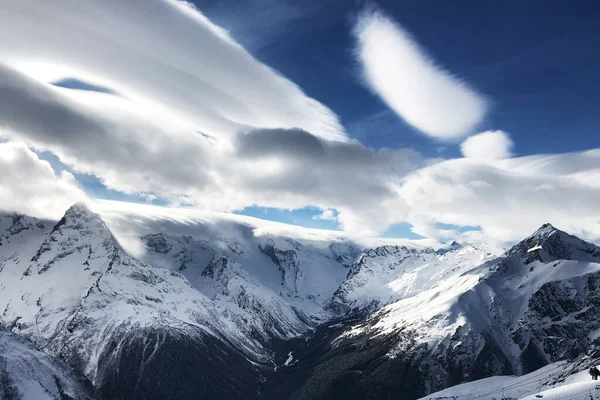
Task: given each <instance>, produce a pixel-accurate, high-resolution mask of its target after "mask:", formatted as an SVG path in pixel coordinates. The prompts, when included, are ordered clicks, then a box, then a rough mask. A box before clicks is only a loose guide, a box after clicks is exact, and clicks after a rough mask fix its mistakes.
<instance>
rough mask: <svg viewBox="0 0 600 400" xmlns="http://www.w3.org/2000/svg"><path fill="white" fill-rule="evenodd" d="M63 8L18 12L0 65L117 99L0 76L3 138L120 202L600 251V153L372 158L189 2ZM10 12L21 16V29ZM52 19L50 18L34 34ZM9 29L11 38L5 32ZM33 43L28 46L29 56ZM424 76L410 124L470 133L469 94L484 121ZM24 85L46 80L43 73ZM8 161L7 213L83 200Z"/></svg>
mask: <svg viewBox="0 0 600 400" xmlns="http://www.w3.org/2000/svg"><path fill="white" fill-rule="evenodd" d="M58 1H59V4H61V5H68V6H69V7H64V8H63V9H60V8H59V7H57V6H56V5H55V4H53V5H52V7H51V6H49V5H46V3H45V2H41V3H40V2H35V5H32V4H33V3H32V2H30V1H29V0H23V1H19V2H16V1H15V2H13V1H10V2H9V3H7V7H3V8H2V9H1V10H0V22H2V23H0V34H2V33H3V32H4V35H3V38H4V39H6V40H2V41H0V54H2V55H3V56H0V58H1V57H9V56H11V55H13V54H14V59H13V57H12V56H11V58H10V60H8V61H9V62H10V63H11V64H12V65H16V66H19V65H25V64H22V62H29V63H30V64H27V65H33V66H35V65H38V64H37V63H42V64H43V62H45V61H48V60H50V61H52V62H54V61H56V62H57V63H58V64H57V65H59V67H58V69H52V70H51V71H60V70H61V69H60V68H67V70H69V73H70V74H75V73H82V74H84V75H85V74H86V73H89V74H90V75H89V76H90V77H92V78H94V77H95V78H97V80H94V79H90V81H92V82H94V83H98V84H102V85H104V86H107V87H110V88H111V89H113V90H115V91H116V92H118V93H119V94H122V96H114V95H110V94H102V93H92V92H82V91H75V90H69V89H61V88H56V87H53V86H51V85H48V84H46V83H42V82H39V81H37V80H33V79H28V78H27V77H25V76H24V75H23V74H21V73H19V72H18V71H16V70H14V69H11V68H7V67H6V66H4V65H2V64H0V125H1V128H2V129H0V138H6V139H10V140H13V141H22V142H24V143H26V145H28V146H30V147H32V148H35V149H39V150H46V151H51V152H52V153H54V154H56V155H57V156H58V157H59V158H60V160H61V161H62V162H63V163H65V164H66V165H68V166H69V167H70V168H71V169H72V170H73V171H76V172H83V173H89V174H93V175H95V176H97V177H98V178H99V179H100V180H101V181H102V182H103V183H105V184H106V185H107V186H108V187H109V188H111V189H114V190H118V191H122V192H125V193H144V194H146V195H148V196H159V197H161V198H166V199H168V200H170V201H171V202H172V203H174V204H180V203H185V204H189V205H192V206H194V207H198V208H203V209H211V210H222V211H231V210H236V209H241V208H244V207H246V206H251V205H259V206H265V207H278V208H285V209H295V208H303V207H305V206H315V207H319V208H321V209H322V210H324V213H323V215H322V216H323V217H327V218H328V217H332V216H333V212H331V214H330V213H329V211H331V210H330V209H335V210H336V212H337V214H336V215H335V216H336V217H337V220H338V221H339V223H340V226H341V227H342V228H343V229H344V230H346V231H347V232H348V233H352V234H355V235H356V234H365V235H376V234H378V233H380V232H383V231H384V230H385V229H386V228H387V227H388V226H389V225H391V224H394V223H398V222H403V221H405V222H410V223H412V224H413V226H414V231H415V232H416V233H420V234H423V235H426V236H429V237H431V238H434V239H439V238H447V237H450V236H451V235H453V233H452V231H451V230H448V229H439V228H438V227H437V226H436V224H437V223H438V222H441V223H446V224H453V225H459V226H465V225H474V226H480V227H481V228H482V231H481V232H469V233H465V234H460V233H456V232H455V233H454V234H455V235H456V236H457V238H463V239H465V240H467V241H478V240H483V239H489V238H493V239H494V240H498V241H510V240H518V239H520V238H522V237H523V236H525V235H527V234H529V233H531V232H532V231H533V230H534V229H536V228H537V227H538V226H539V225H541V224H542V223H544V222H551V223H553V224H555V225H556V226H558V227H560V228H563V229H565V230H568V231H571V232H573V233H575V234H579V235H581V236H583V237H585V238H600V220H599V219H598V218H597V217H595V216H597V215H600V203H598V202H597V201H595V199H597V198H599V197H600V184H598V182H599V179H598V177H599V176H600V167H599V165H600V150H594V151H589V152H583V153H572V154H559V155H538V156H530V157H521V158H503V159H497V158H500V157H504V155H508V154H509V145H508V142H507V141H506V140H505V141H504V142H501V145H498V144H497V142H496V144H494V143H493V142H492V143H491V147H492V148H491V149H490V142H491V141H489V140H487V139H485V140H483V145H482V143H479V144H477V141H478V140H479V141H480V139H481V137H484V138H485V137H488V138H489V136H482V135H477V136H475V137H473V138H471V139H469V140H467V141H466V142H465V144H467V143H469V142H471V144H472V143H473V141H475V144H476V146H471V148H470V149H469V146H463V147H465V148H466V150H463V151H464V152H465V155H467V156H468V157H469V158H464V159H458V160H448V161H443V160H438V159H434V160H431V159H430V160H425V159H423V157H422V156H421V155H419V154H418V153H416V152H415V151H413V150H410V149H398V150H390V149H380V150H374V149H371V148H368V147H365V146H363V145H362V144H361V143H359V142H357V141H352V140H349V139H347V138H345V137H344V136H343V132H342V131H341V128H339V125H338V124H337V119H336V118H335V116H334V115H333V114H331V112H330V111H329V110H328V109H326V108H324V107H323V106H322V105H320V104H318V103H316V102H315V101H314V100H311V99H309V98H307V97H306V96H305V95H304V94H303V93H302V92H301V91H300V90H299V89H298V88H297V87H296V86H294V85H293V84H292V83H291V82H289V81H287V80H285V79H284V78H282V77H280V76H278V75H277V74H276V73H274V72H273V71H272V70H270V69H268V67H266V66H264V65H262V64H260V63H258V62H257V61H256V60H254V59H253V58H252V57H251V56H250V55H248V53H246V52H245V51H244V50H243V49H242V48H241V47H240V46H239V45H237V44H235V43H234V42H233V41H232V40H231V39H230V38H229V37H228V36H227V33H226V32H224V31H222V30H220V29H219V28H218V27H215V26H214V25H212V24H210V22H209V21H208V20H206V19H205V18H204V17H203V16H202V15H201V14H199V13H198V12H196V11H194V10H193V9H192V8H189V6H187V5H185V4H180V3H172V2H160V1H158V0H152V1H151V2H148V3H147V4H148V6H147V8H145V10H146V11H145V13H144V15H143V16H142V15H141V14H140V13H138V12H137V10H135V11H136V12H134V10H133V8H135V6H140V4H141V3H140V2H139V0H132V1H127V2H118V1H108V2H102V6H104V5H106V7H102V6H101V5H100V3H96V2H93V1H91V2H78V1H72V2H69V1H68V0H58ZM21 4H23V6H22V7H30V8H28V10H29V11H31V12H30V13H28V12H24V9H21V8H20V7H21ZM144 4H146V2H144ZM173 5H175V6H176V7H173ZM3 6H4V5H3ZM88 7H89V8H88ZM181 7H183V8H181ZM7 10H9V11H13V12H14V14H13V15H12V18H13V20H11V18H7V13H9V11H7ZM146 18H147V19H148V20H146ZM129 19H131V21H129V22H130V23H126V22H127V21H128V20H129ZM40 20H41V21H43V22H44V23H34V21H40ZM75 21H85V22H86V23H85V24H82V23H80V22H77V23H75ZM88 21H89V23H90V24H91V25H89V26H88V25H87V22H88ZM369 21H370V22H369ZM364 23H366V24H374V25H375V31H376V33H377V32H379V31H380V30H383V32H384V40H383V41H382V43H384V44H385V43H387V42H391V43H392V44H393V43H395V42H396V41H398V40H400V42H401V43H404V45H406V46H407V48H408V49H409V50H411V49H412V50H411V51H413V50H414V53H410V52H408V53H406V54H404V53H398V54H400V55H401V56H406V55H408V56H410V57H413V58H412V59H411V58H410V57H408V58H407V59H408V60H409V62H408V63H407V64H406V65H404V67H406V68H408V69H409V70H410V69H411V68H416V67H418V68H421V67H422V66H423V63H425V64H427V63H429V60H428V59H427V58H424V56H423V55H422V53H420V50H418V49H417V48H416V45H415V44H414V43H413V42H411V41H410V40H409V39H407V38H406V37H405V36H402V35H404V34H403V33H402V32H401V31H400V30H399V28H397V27H395V26H394V24H393V23H392V22H390V21H389V20H386V19H385V18H384V17H381V16H378V17H373V18H371V19H370V20H366V22H364ZM61 24H64V26H62V25H61ZM7 27H8V28H7ZM59 27H60V28H59ZM101 27H111V28H113V29H105V30H104V31H103V30H101V29H100V28H101ZM10 29H13V30H14V32H12V31H11V32H12V33H14V34H12V33H11V34H7V33H6V32H7V31H10ZM363 29H365V30H370V29H369V28H368V26H367V27H363ZM61 30H62V32H64V33H61ZM155 30H156V32H155ZM390 31H391V32H392V34H389V32H390ZM398 32H400V34H401V36H399V37H398V36H397V34H398ZM17 33H18V34H17ZM63 35H64V36H63ZM146 35H147V36H146ZM386 35H387V36H386ZM362 36H363V35H362V34H361V36H360V37H362ZM367 36H368V35H367ZM376 36H377V35H376ZM366 39H368V37H367V38H366ZM21 40H22V43H21V44H27V45H26V46H21V47H19V45H18V44H19V41H21ZM67 40H69V43H68V45H67V43H66V41H67ZM63 41H64V43H63ZM71 41H72V43H71ZM406 41H407V42H406ZM148 43H151V44H152V45H150V44H148ZM152 46H156V47H152ZM385 48H388V49H389V47H387V46H385ZM152 49H156V52H153V50H152ZM415 49H416V50H415ZM407 51H408V50H407ZM113 52H114V54H113ZM96 53H97V54H96ZM103 57H106V58H107V59H106V60H104V59H103ZM120 57H122V58H123V59H120ZM415 57H416V58H415ZM392 59H393V60H392V61H394V62H398V60H395V56H394V57H392ZM415 59H417V60H418V61H419V62H415V61H414V60H415ZM15 60H16V61H15ZM82 60H85V65H83V61H82ZM207 60H208V61H207ZM13 61H14V62H13ZM40 65H41V64H40ZM427 65H428V67H427V68H425V71H426V72H424V75H417V76H416V77H413V78H414V79H413V80H414V81H415V82H418V81H419V80H420V79H429V78H431V80H432V82H433V83H431V85H433V86H431V85H429V84H425V85H424V87H423V90H424V91H423V92H422V93H421V92H418V91H417V92H415V93H412V94H411V93H410V91H409V92H408V93H406V96H409V95H410V96H409V97H411V98H413V97H414V101H415V102H416V104H420V105H421V106H423V109H422V110H420V109H418V110H417V111H415V109H412V108H410V107H409V109H408V110H409V114H411V116H412V117H415V118H416V120H417V123H418V124H421V123H425V125H423V124H421V125H419V126H420V127H421V129H424V130H426V131H427V130H428V131H429V133H430V134H433V135H437V136H438V137H450V136H452V135H455V134H458V133H457V132H458V131H460V132H461V133H464V132H463V129H462V128H460V129H459V128H457V127H458V126H459V125H461V124H463V125H464V122H465V121H467V120H468V119H469V118H465V117H464V116H465V115H471V117H473V116H474V115H475V114H478V113H471V114H469V112H466V114H465V110H467V111H469V110H470V111H473V110H474V109H478V108H477V107H474V108H471V107H465V104H467V103H468V102H466V103H465V102H463V104H462V105H461V104H460V103H461V101H460V100H461V99H464V98H470V99H471V100H473V104H479V105H480V106H481V107H482V108H480V109H479V110H480V113H479V114H481V115H483V110H484V108H485V107H484V106H483V105H482V104H483V102H482V100H481V99H480V98H479V97H477V96H476V95H474V94H472V93H471V92H469V91H468V90H466V91H465V88H464V86H461V85H460V84H458V86H456V85H454V86H453V83H456V82H457V81H455V80H453V79H452V78H449V77H448V76H447V75H444V74H443V73H441V74H440V73H439V70H438V69H435V68H434V67H433V66H432V65H431V64H427ZM385 71H388V70H385ZM385 71H384V72H385ZM390 71H391V70H390ZM427 71H428V72H427ZM409 72H410V71H409ZM27 73H28V74H29V75H30V76H36V77H38V78H39V71H38V70H36V68H33V69H28V70H27ZM53 73H54V72H53ZM386 74H387V72H386ZM376 75H377V76H378V77H381V76H384V75H385V74H384V75H380V74H376ZM390 76H392V77H394V76H397V74H396V73H394V74H392V75H390ZM86 77H87V76H84V78H86ZM46 78H47V76H46ZM129 79H130V80H129ZM378 79H379V78H378ZM436 82H437V83H436ZM440 82H442V83H441V84H440ZM434 84H435V85H434ZM390 86H391V87H395V88H399V87H402V86H401V85H400V86H398V85H397V84H396V83H393V82H392V83H390ZM203 88H204V89H206V90H207V91H206V92H204V91H203ZM440 88H441V89H440ZM408 89H410V86H409V87H408ZM455 91H458V92H456V93H455ZM438 92H439V93H438ZM433 94H439V99H437V100H436V99H435V96H433ZM450 95H452V96H454V95H456V96H455V97H456V99H455V98H452V99H451V100H450V97H451V96H450ZM402 96H404V94H402ZM402 96H401V97H402ZM448 96H450V97H448ZM465 96H466V97H465ZM142 98H145V99H146V100H141V99H142ZM431 98H433V99H434V100H431ZM406 99H408V97H407V98H406ZM406 99H405V98H404V97H402V99H401V100H403V101H404V100H406ZM457 100H458V101H457ZM436 102H439V104H438V103H436ZM401 103H402V102H401ZM450 103H452V104H453V105H456V106H457V107H458V111H459V112H458V113H457V115H458V114H461V113H462V115H463V116H462V117H460V118H459V117H458V116H454V117H456V118H457V119H456V120H454V119H452V118H454V117H453V115H454V114H453V113H451V112H450V111H448V108H444V106H448V104H450ZM455 103H456V104H455ZM437 108H439V110H437ZM432 110H433V111H432ZM438 111H439V114H437V113H438ZM481 115H480V116H481ZM448 116H450V117H452V118H446V117H448ZM288 117H289V118H288ZM478 118H479V117H478ZM472 119H473V118H472ZM474 119H477V118H474ZM474 119H473V120H474ZM457 121H458V122H460V123H457ZM461 121H462V122H461ZM473 123H475V122H473ZM428 124H433V125H428ZM264 126H268V127H269V126H275V127H276V129H265V128H260V127H264ZM293 126H298V127H300V129H298V128H292V127H293ZM416 126H417V125H416ZM451 126H452V127H453V132H454V133H451V132H450V130H448V127H451ZM282 127H283V128H282ZM285 127H288V128H285ZM465 129H466V128H465ZM198 131H200V132H201V133H198ZM431 132H434V133H431ZM440 132H441V133H440ZM495 134H496V136H498V132H496V133H495ZM502 135H503V134H502V133H500V136H502ZM478 137H479V139H477V138H478ZM332 138H341V139H344V140H341V141H331V140H329V139H332ZM505 139H506V137H505ZM15 146H16V147H15ZM2 149H3V150H2V151H3V152H4V153H5V155H4V156H3V157H4V158H3V159H2V160H3V161H1V162H2V163H3V164H2V165H1V167H2V168H1V169H0V171H1V172H0V183H1V185H0V190H1V191H2V192H1V194H0V204H2V205H3V206H4V207H5V208H14V209H16V210H19V211H22V212H27V213H34V214H36V215H40V213H46V214H45V215H46V216H51V214H52V216H55V215H58V214H60V213H61V212H62V211H63V210H64V209H66V208H67V207H68V205H69V204H70V203H72V202H74V201H75V200H79V198H80V197H84V196H85V195H84V194H83V193H82V192H81V191H80V190H79V189H78V188H77V187H76V185H75V182H74V181H73V179H72V176H71V175H69V174H68V173H63V174H62V175H58V176H57V175H56V174H55V173H54V172H53V171H52V169H51V168H50V166H49V165H48V164H47V163H45V162H43V161H40V160H39V159H38V158H37V156H36V155H35V153H32V152H31V151H30V150H27V149H26V147H24V145H22V144H19V145H16V144H10V145H8V144H5V145H3V147H2ZM486 149H487V150H486ZM498 150H500V151H498ZM498 154H500V156H499V155H498ZM473 156H477V158H471V157H473ZM482 156H485V157H484V158H486V159H483V160H482V159H481V158H482ZM494 158H496V159H494ZM19 166H20V167H19ZM149 198H151V197H149ZM132 207H141V206H139V205H132Z"/></svg>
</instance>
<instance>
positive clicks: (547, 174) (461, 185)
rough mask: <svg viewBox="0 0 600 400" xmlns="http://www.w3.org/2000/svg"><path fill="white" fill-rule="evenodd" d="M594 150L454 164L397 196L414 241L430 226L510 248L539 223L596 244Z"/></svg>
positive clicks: (411, 179)
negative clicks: (464, 230)
mask: <svg viewBox="0 0 600 400" xmlns="http://www.w3.org/2000/svg"><path fill="white" fill-rule="evenodd" d="M599 171H600V149H597V150H590V151H587V152H578V153H569V154H557V155H536V156H529V157H520V158H510V159H504V160H492V161H489V160H486V161H481V160H477V159H469V158H466V159H456V160H449V161H445V162H442V163H439V164H436V165H433V166H431V167H427V168H423V169H420V170H418V171H416V172H414V173H412V174H410V175H409V176H408V177H407V178H406V179H405V182H404V184H403V185H402V187H401V188H400V189H399V191H398V194H399V197H400V198H401V199H402V200H403V201H404V202H405V203H406V205H407V208H408V210H409V215H408V216H407V217H406V218H407V220H408V221H409V222H412V223H413V224H414V225H415V227H416V232H417V233H421V232H423V233H425V234H428V233H429V234H431V232H427V231H426V229H423V230H422V231H421V230H420V227H423V228H426V227H427V226H431V225H432V224H435V223H436V222H442V223H446V224H454V225H459V226H480V227H481V228H482V232H470V233H469V235H468V236H469V239H470V240H475V239H477V240H484V239H487V240H497V241H500V242H510V241H515V240H520V239H522V238H524V237H525V236H527V235H529V234H531V232H533V231H534V230H535V229H537V228H538V227H539V226H541V225H542V224H543V223H545V222H550V223H552V224H553V225H555V226H556V227H558V228H561V229H563V230H566V231H568V232H571V233H573V234H576V235H579V236H581V237H582V238H587V239H589V240H598V239H599V238H600V217H598V216H599V215H600V203H599V202H598V201H597V199H598V198H600V186H598V184H597V183H596V181H595V180H594V177H597V176H598V173H599Z"/></svg>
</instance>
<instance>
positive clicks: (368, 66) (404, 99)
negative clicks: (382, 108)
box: [355, 9, 487, 139]
mask: <svg viewBox="0 0 600 400" xmlns="http://www.w3.org/2000/svg"><path fill="white" fill-rule="evenodd" d="M355 36H356V39H357V55H358V59H359V61H360V63H361V65H362V67H363V71H364V76H365V79H366V80H367V83H368V84H369V86H370V87H371V88H372V90H373V91H374V92H375V93H377V94H378V95H379V96H380V97H381V98H382V99H383V100H384V101H385V102H386V103H387V104H388V106H389V107H390V108H392V109H393V110H394V111H395V112H396V113H397V114H398V115H399V116H400V117H402V118H403V119H404V120H405V121H406V122H407V123H409V124H410V125H412V126H413V127H415V128H417V129H419V130H420V131H422V132H423V133H425V134H427V135H429V136H433V137H437V138H441V139H450V138H455V137H460V136H463V135H466V134H468V133H470V132H471V130H472V129H473V128H475V127H476V126H477V124H478V123H479V122H481V120H482V119H483V117H484V116H485V113H486V109H487V105H486V101H485V100H484V98H483V97H482V96H481V95H479V94H478V93H476V92H475V91H474V90H473V89H471V88H469V87H468V86H467V84H465V83H464V82H462V81H461V80H459V79H457V78H455V77H453V76H452V75H450V73H448V72H447V71H445V70H443V69H442V68H440V67H438V66H437V65H436V64H435V62H434V60H433V59H432V58H431V57H430V56H429V55H428V54H427V53H426V52H425V51H424V50H422V49H421V48H420V47H419V45H418V44H417V42H416V41H415V40H414V39H413V38H412V37H411V36H410V34H409V33H408V32H406V31H405V30H404V29H403V28H402V27H401V26H399V25H398V24H397V23H395V22H394V21H392V20H391V19H390V18H389V17H388V16H386V15H384V14H383V13H382V12H381V11H379V10H373V9H368V10H367V11H365V12H364V13H363V14H362V15H361V16H360V18H359V19H358V23H357V25H356V28H355Z"/></svg>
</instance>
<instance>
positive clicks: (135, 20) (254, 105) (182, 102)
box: [0, 0, 346, 140]
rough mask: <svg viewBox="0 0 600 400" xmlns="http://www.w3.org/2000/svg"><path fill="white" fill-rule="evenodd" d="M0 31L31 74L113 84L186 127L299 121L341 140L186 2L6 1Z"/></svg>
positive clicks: (313, 106) (7, 57)
mask: <svg viewBox="0 0 600 400" xmlns="http://www.w3.org/2000/svg"><path fill="white" fill-rule="evenodd" d="M140 10H143V12H140ZM0 36H1V37H2V38H3V40H2V41H0V62H3V63H6V64H8V65H10V66H12V67H13V68H16V69H18V70H21V71H23V72H26V73H27V74H29V75H30V76H33V77H34V78H36V79H50V78H51V77H50V76H49V75H48V74H49V71H50V72H52V73H53V74H54V75H56V76H54V77H53V78H54V79H58V78H60V77H61V76H60V75H62V74H64V75H67V76H66V77H70V78H78V79H81V80H84V81H86V80H87V81H90V82H94V83H96V84H100V85H103V86H106V87H109V88H111V89H113V90H114V91H116V92H118V93H120V94H122V95H123V96H124V97H126V98H128V99H129V100H130V101H131V102H132V103H134V104H135V106H136V107H138V108H146V109H148V108H153V111H154V112H155V113H156V114H171V115H173V116H174V117H177V118H179V119H180V120H183V121H185V122H186V123H187V124H188V126H190V128H191V129H190V131H191V132H195V131H201V132H209V133H210V134H211V135H213V136H217V137H219V138H223V137H225V138H226V137H228V136H230V135H233V134H235V133H236V132H237V131H239V130H240V129H247V128H249V127H250V128H294V127H298V128H302V129H305V130H307V131H310V132H313V133H314V134H315V135H317V136H320V137H324V138H327V139H336V140H345V139H346V135H345V133H344V131H343V129H342V127H341V125H340V123H339V121H338V118H337V116H336V115H335V114H334V113H333V112H332V111H331V110H330V109H329V108H327V107H325V106H324V105H323V104H321V103H319V102H318V101H316V100H314V99H312V98H310V97H308V96H306V95H305V94H304V93H303V92H302V90H301V89H300V88H299V87H298V86H296V85H295V84H294V83H292V82H290V81H289V80H287V79H285V78H284V77H282V76H281V75H280V74H278V73H277V72H276V71H274V70H272V69H271V68H269V67H267V66H266V65H264V64H262V63H260V62H259V61H257V60H256V59H254V58H253V57H252V56H251V55H250V54H249V53H248V52H247V51H246V50H245V49H244V48H243V47H241V46H240V45H238V44H237V43H236V42H234V41H233V40H232V39H231V38H230V37H229V35H228V33H227V32H226V31H225V30H223V29H221V28H219V27H218V26H216V25H214V24H213V23H212V22H211V21H210V20H208V19H207V18H206V17H205V16H204V15H203V14H202V13H200V12H199V11H198V10H196V9H195V8H193V6H191V5H190V3H187V2H181V1H177V0H128V1H120V0H108V1H105V0H93V1H85V2H81V1H75V0H57V1H53V2H43V1H42V2H40V1H37V0H7V1H3V3H2V8H0Z"/></svg>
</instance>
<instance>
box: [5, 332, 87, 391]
mask: <svg viewBox="0 0 600 400" xmlns="http://www.w3.org/2000/svg"><path fill="white" fill-rule="evenodd" d="M92 394H93V388H92V385H91V384H90V383H89V382H88V381H87V380H85V378H83V377H82V376H79V375H77V374H76V373H75V372H74V371H73V370H71V369H70V368H69V367H67V366H66V365H65V364H64V363H62V362H60V361H57V360H55V359H53V358H51V357H50V356H49V355H47V354H45V353H43V352H41V351H40V350H38V349H37V348H35V347H34V345H33V344H32V343H31V342H29V341H28V340H26V339H24V338H21V337H19V336H17V335H15V334H13V333H9V332H6V331H1V330H0V399H3V400H12V399H15V400H16V399H19V400H46V399H47V400H62V399H65V398H74V399H82V400H83V399H91V398H92ZM67 396H70V397H67Z"/></svg>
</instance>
